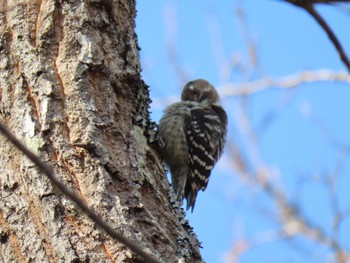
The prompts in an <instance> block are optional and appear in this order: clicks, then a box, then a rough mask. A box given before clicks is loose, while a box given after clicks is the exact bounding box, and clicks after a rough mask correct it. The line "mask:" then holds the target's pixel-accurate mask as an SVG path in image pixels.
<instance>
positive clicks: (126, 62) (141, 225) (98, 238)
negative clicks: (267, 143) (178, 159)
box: [0, 0, 202, 262]
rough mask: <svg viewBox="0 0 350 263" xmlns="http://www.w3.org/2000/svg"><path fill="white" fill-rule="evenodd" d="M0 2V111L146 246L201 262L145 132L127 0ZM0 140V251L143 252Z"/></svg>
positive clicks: (78, 256)
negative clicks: (110, 232)
mask: <svg viewBox="0 0 350 263" xmlns="http://www.w3.org/2000/svg"><path fill="white" fill-rule="evenodd" d="M0 3H1V7H0V8H1V13H0V19H1V24H0V99H1V108H0V116H1V120H2V122H3V123H5V124H6V125H7V127H8V128H9V129H10V130H11V131H12V132H13V133H14V134H15V135H16V136H17V137H18V138H20V139H21V141H22V142H24V143H25V144H26V145H27V146H28V147H29V148H30V149H31V150H32V151H33V152H35V153H36V154H37V155H38V156H39V157H40V158H41V159H42V160H44V161H45V162H47V163H48V164H50V165H51V166H52V168H53V169H54V171H55V174H56V176H57V177H59V178H60V179H61V180H62V181H64V182H65V183H66V184H67V185H68V186H69V187H71V188H72V189H74V191H75V192H76V193H77V194H78V195H79V196H80V197H81V198H82V199H83V200H84V201H85V202H86V204H88V205H89V206H90V207H92V208H93V209H94V210H95V211H97V213H98V214H99V215H101V217H102V218H104V219H105V220H106V221H108V222H109V223H110V224H111V225H112V226H113V227H114V228H115V229H117V230H118V231H119V232H121V233H122V234H123V235H124V236H126V237H128V238H130V239H132V240H134V241H135V242H136V243H138V244H140V245H141V246H142V247H143V248H144V250H145V251H148V252H149V253H150V254H153V255H155V256H156V257H157V258H159V259H160V261H163V262H177V261H178V260H179V259H180V258H185V259H186V262H201V261H202V260H201V256H200V253H199V249H198V247H199V244H198V241H197V239H196V237H195V236H194V235H193V234H192V232H191V227H190V226H189V225H188V224H187V222H186V221H185V220H184V219H183V214H182V212H181V211H179V209H176V207H175V208H174V206H173V203H172V202H171V200H170V197H169V194H168V191H169V184H168V181H167V179H166V177H165V174H164V169H163V168H162V165H161V160H160V158H159V155H158V153H157V151H156V150H155V149H154V148H152V145H151V144H150V143H149V140H148V139H149V138H148V137H149V136H148V135H149V132H148V131H149V130H150V129H151V128H152V127H150V123H151V122H150V121H149V112H148V106H149V94H148V89H147V86H146V85H145V84H144V83H143V81H142V80H141V76H140V61H139V49H138V44H137V38H136V34H135V31H134V28H135V14H136V10H135V0H114V1H112V0H100V1H98V0H97V1H96V0H95V1H94V0H90V1H78V0H71V1H63V0H61V1H58V0H45V1H40V0H37V1H30V2H19V1H0ZM0 141H1V145H0V147H1V148H0V149H1V154H0V189H1V199H0V222H1V224H0V255H1V258H0V261H1V262H139V261H141V258H140V257H138V256H137V255H135V254H134V253H132V252H131V251H130V250H129V249H128V248H126V247H125V246H124V245H122V244H120V243H119V242H116V241H115V240H113V239H111V238H110V237H109V236H108V235H106V234H105V233H104V232H103V231H100V230H99V229H97V228H96V225H95V224H94V223H93V222H92V221H91V220H90V219H88V217H87V216H86V215H85V214H83V213H82V212H81V211H80V210H79V209H78V208H77V207H76V206H75V204H74V203H73V202H72V201H71V200H69V199H68V198H67V197H65V196H64V195H62V194H61V193H60V192H59V191H58V190H57V189H55V187H53V186H52V184H51V182H50V181H49V180H48V179H47V178H46V177H45V176H44V175H43V174H41V173H40V172H39V170H38V169H37V168H36V167H35V166H34V165H33V164H32V163H31V162H30V161H29V160H28V159H27V158H26V157H24V156H23V154H22V153H21V152H19V151H18V150H16V149H15V148H14V147H13V146H12V145H11V144H10V143H9V142H8V141H7V140H6V139H5V138H4V137H2V136H0Z"/></svg>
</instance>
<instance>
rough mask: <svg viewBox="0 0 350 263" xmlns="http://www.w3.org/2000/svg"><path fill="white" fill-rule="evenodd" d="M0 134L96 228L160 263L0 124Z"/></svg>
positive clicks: (152, 262)
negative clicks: (113, 225)
mask: <svg viewBox="0 0 350 263" xmlns="http://www.w3.org/2000/svg"><path fill="white" fill-rule="evenodd" d="M0 132H1V133H2V134H3V135H4V136H5V137H6V138H7V139H8V140H9V141H10V142H11V143H12V144H13V145H14V146H16V147H17V148H18V149H19V150H20V151H21V152H23V154H24V155H25V156H27V157H28V158H29V159H30V160H31V161H32V162H33V163H34V164H35V165H36V166H37V167H38V168H39V170H40V171H41V172H42V173H44V174H45V175H46V176H47V177H48V178H49V179H50V180H51V182H52V183H53V184H54V185H55V186H56V187H57V188H58V189H59V190H60V191H61V192H62V193H64V194H65V195H66V196H68V197H69V198H70V199H71V200H72V201H73V202H74V203H75V204H76V205H77V206H78V207H79V208H80V209H81V210H82V211H83V212H84V213H85V214H86V215H87V216H88V217H90V219H92V220H93V221H94V222H95V223H96V225H97V226H99V227H100V228H102V229H103V230H104V231H105V232H106V233H107V234H108V235H110V236H111V237H113V238H114V239H115V240H117V241H119V242H120V243H122V244H124V245H125V246H127V247H128V248H130V249H131V250H132V251H133V252H135V253H136V254H137V255H139V256H141V257H142V258H143V259H144V260H145V262H151V263H160V261H159V260H158V259H156V258H154V257H153V256H151V255H149V254H148V253H146V252H144V251H143V250H142V249H141V248H140V247H139V246H138V245H136V244H135V243H134V242H133V241H131V240H129V239H127V238H126V237H124V236H123V235H121V234H120V233H118V232H116V231H115V230H114V228H113V227H112V226H110V225H109V224H108V223H107V222H106V221H105V220H103V219H102V218H101V217H100V216H99V215H98V214H97V213H96V212H95V211H93V210H92V209H91V208H90V207H88V206H87V205H86V204H85V203H84V201H83V200H81V199H80V198H79V197H78V196H77V195H76V194H74V193H73V192H72V191H71V190H70V189H68V188H67V186H66V185H65V184H64V183H62V182H61V181H60V180H59V179H58V178H57V177H56V176H55V175H54V172H53V171H52V169H51V167H50V166H48V165H47V164H45V163H44V162H42V161H41V160H40V159H39V158H38V157H37V156H36V155H35V154H34V153H33V152H32V151H30V150H29V149H28V148H27V147H25V146H24V145H23V144H22V143H21V142H20V141H19V140H18V139H17V138H16V137H15V136H14V135H13V134H12V133H11V132H10V131H9V130H8V129H7V128H6V127H5V126H4V125H3V124H2V123H1V122H0Z"/></svg>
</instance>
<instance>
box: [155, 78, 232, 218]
mask: <svg viewBox="0 0 350 263" xmlns="http://www.w3.org/2000/svg"><path fill="white" fill-rule="evenodd" d="M227 123H228V121H227V114H226V112H225V110H224V108H223V107H222V106H221V104H220V98H219V95H218V92H217V91H216V89H215V88H214V86H213V85H212V84H210V83H209V82H208V81H207V80H205V79H196V80H193V81H190V82H188V83H187V84H186V85H185V86H184V88H183V90H182V93H181V101H180V102H176V103H173V104H171V105H170V106H168V107H167V108H166V109H165V110H164V114H163V116H162V117H161V119H160V121H159V125H158V138H159V146H160V147H159V148H160V154H161V157H162V159H163V161H164V163H165V165H166V166H167V167H168V169H169V170H170V173H171V185H172V188H173V190H174V192H175V195H176V198H177V200H179V202H180V203H182V202H183V200H184V199H186V202H187V205H186V210H189V209H190V208H191V212H193V209H194V207H195V203H196V198H197V194H198V191H199V190H202V191H204V190H205V189H206V188H207V185H208V181H209V177H210V174H211V171H212V169H213V168H214V166H215V164H216V163H217V161H218V160H219V158H220V156H221V155H222V152H223V149H224V146H225V143H226V136H227Z"/></svg>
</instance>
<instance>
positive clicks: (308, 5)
mask: <svg viewBox="0 0 350 263" xmlns="http://www.w3.org/2000/svg"><path fill="white" fill-rule="evenodd" d="M285 1H287V2H289V3H291V4H293V5H295V6H298V7H300V8H302V9H304V10H305V11H306V12H308V13H309V14H310V15H311V16H312V17H313V18H314V19H315V20H316V22H317V23H318V24H319V25H320V26H321V27H322V28H323V30H324V31H325V32H326V33H327V35H328V38H329V39H330V40H331V42H332V43H333V45H334V47H335V49H336V50H337V52H338V54H339V56H340V59H341V61H343V63H344V64H345V66H346V67H347V69H348V71H349V72H350V60H349V58H348V56H347V55H346V52H345V50H344V48H343V46H342V45H341V43H340V41H339V40H338V38H337V36H336V35H335V33H334V32H333V30H332V29H331V27H330V26H329V25H328V23H327V22H326V20H324V19H323V17H322V16H321V15H320V14H319V13H318V12H317V11H316V9H315V8H314V1H313V0H311V1H310V0H309V1H296V0H285ZM315 2H318V3H321V2H322V3H334V2H340V1H329V0H328V1H315Z"/></svg>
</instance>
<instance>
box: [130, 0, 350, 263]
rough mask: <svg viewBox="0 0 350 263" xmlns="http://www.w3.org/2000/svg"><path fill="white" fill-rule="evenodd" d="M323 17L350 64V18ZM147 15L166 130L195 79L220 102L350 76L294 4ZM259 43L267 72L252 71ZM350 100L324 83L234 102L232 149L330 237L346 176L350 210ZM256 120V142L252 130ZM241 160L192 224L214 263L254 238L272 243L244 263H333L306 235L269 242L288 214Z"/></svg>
mask: <svg viewBox="0 0 350 263" xmlns="http://www.w3.org/2000/svg"><path fill="white" fill-rule="evenodd" d="M239 3H240V4H239ZM237 5H240V6H242V7H243V10H244V12H245V17H246V19H245V22H244V23H245V27H244V28H245V29H242V26H240V25H241V24H240V23H239V21H238V19H237V12H236V10H237ZM318 10H319V11H320V13H321V14H322V15H323V16H324V18H325V19H326V20H327V21H328V22H329V24H330V25H331V26H332V27H333V28H334V31H335V33H336V34H337V35H338V36H339V39H340V41H341V42H342V44H343V46H344V47H345V50H346V51H347V53H349V54H350V37H349V30H348V26H345V25H348V24H349V21H350V16H349V13H346V12H345V11H344V12H343V11H340V10H339V9H337V8H334V7H331V6H320V7H319V8H318ZM137 11H138V16H137V21H136V23H137V28H136V31H137V34H138V39H139V46H140V47H141V49H142V50H141V53H140V54H141V63H142V67H143V72H142V77H143V79H144V80H145V81H146V83H147V84H148V85H150V89H151V97H152V99H153V100H154V103H153V104H152V105H151V111H152V118H153V120H155V121H158V120H159V118H160V117H161V114H162V110H163V109H164V107H165V106H166V105H167V104H168V103H169V102H171V101H176V100H179V95H180V92H181V89H182V87H183V85H184V84H185V82H186V81H188V80H191V79H196V78H205V79H207V80H209V81H210V82H211V83H212V84H214V85H215V86H216V87H218V88H219V91H220V88H222V87H224V86H225V85H227V84H235V85H238V84H240V83H245V82H249V81H254V80H257V79H261V78H263V77H266V76H270V77H283V76H288V75H292V74H297V73H299V72H302V71H304V70H321V69H326V70H330V71H332V72H333V71H334V72H339V71H346V69H345V67H344V66H343V64H342V63H341V61H340V59H339V57H338V55H337V53H336V51H335V49H334V47H333V46H332V45H331V43H330V41H329V40H328V38H327V36H326V34H325V32H323V31H322V29H321V28H320V27H319V25H317V24H316V22H315V21H314V20H313V19H312V18H311V17H310V16H309V15H308V14H307V13H306V12H305V11H303V10H301V9H298V8H295V7H294V6H292V5H290V4H287V3H285V2H283V1H279V0H275V1H272V0H260V1H255V0H254V1H253V0H248V1H228V0H222V1H210V0H201V1H198V0H197V1H188V0H187V1H185V0H179V1H175V0H162V1H161V0H154V1H141V0H140V1H138V3H137ZM247 35H248V38H249V39H251V40H253V42H254V43H255V45H256V51H257V54H258V56H257V57H258V59H257V61H258V66H257V67H252V66H251V64H249V61H250V55H249V54H250V53H249V49H248V48H247ZM169 50H173V51H175V52H173V53H171V52H169ZM170 54H172V55H173V56H172V55H170ZM232 61H240V62H241V63H240V66H241V67H240V68H233V69H232V68H231V70H229V71H227V70H225V69H228V68H229V65H230V64H232ZM242 65H243V66H242ZM242 67H243V68H242ZM227 72H228V73H227ZM349 99H350V89H349V83H344V82H342V83H341V82H314V83H309V84H302V85H300V86H299V87H297V88H294V89H289V90H282V89H278V88H277V87H271V88H269V89H267V90H265V91H262V92H259V93H256V94H252V95H250V96H247V97H245V98H244V99H243V98H242V97H240V96H226V97H223V98H222V103H223V105H224V107H225V109H226V111H227V112H228V115H229V124H230V125H229V136H228V144H232V143H234V145H237V147H239V150H240V151H242V152H243V153H244V155H245V156H246V158H247V160H248V163H249V164H250V165H251V166H252V167H251V169H252V170H254V169H256V166H257V165H258V166H259V165H261V167H260V168H264V169H268V171H269V172H268V173H269V174H270V175H271V176H272V178H273V183H274V184H276V185H278V186H279V187H280V188H281V189H283V192H284V194H285V195H286V196H287V198H288V199H289V200H290V201H291V202H293V203H295V204H296V205H297V206H298V207H299V209H300V213H302V214H303V215H305V217H306V218H307V219H308V220H310V222H311V223H312V224H314V225H316V226H318V227H319V228H321V229H322V230H323V231H325V232H326V233H329V234H330V233H331V226H332V215H334V210H333V209H332V207H334V203H331V202H330V200H331V198H330V194H329V191H328V190H329V187H328V188H327V186H325V185H327V184H325V183H324V178H325V177H327V176H328V177H329V176H330V175H332V174H337V175H338V176H337V177H336V183H335V189H336V191H335V192H336V194H335V195H336V200H337V202H338V206H339V209H340V210H341V211H343V210H345V209H346V208H349V204H350V195H349V190H348V187H349V184H350V179H349V172H350V158H349V149H350V148H349V146H350V137H349V134H350V122H349V119H348V118H349V117H348V116H349V115H350V107H349ZM245 114H246V115H247V118H249V120H250V125H251V127H252V129H253V130H254V132H255V133H254V134H253V135H254V136H253V135H251V136H249V135H247V133H246V132H245V131H244V125H243V124H242V123H241V120H242V118H243V117H242V116H245ZM243 119H244V118H243ZM252 136H253V137H254V138H255V139H254V140H255V142H256V143H257V145H258V146H259V147H258V149H255V146H254V145H252V142H251V138H252ZM230 158H231V156H230V154H229V151H228V150H227V149H226V153H225V155H224V156H223V157H222V159H221V160H220V162H219V163H218V165H217V166H216V167H215V169H214V172H213V174H212V177H211V179H210V182H209V186H208V189H207V190H206V191H205V192H200V193H199V196H198V198H197V203H196V208H195V210H194V213H193V214H190V213H189V214H188V215H187V218H188V219H189V221H190V224H191V225H192V226H193V227H194V230H195V232H196V233H197V235H198V238H199V240H200V241H202V244H203V249H202V255H203V257H204V259H205V260H206V262H208V263H211V262H229V261H228V259H227V253H228V252H229V250H230V249H231V247H232V245H233V244H234V243H236V242H237V240H239V239H241V238H243V237H244V238H245V239H247V240H264V242H262V244H261V245H257V246H254V248H253V249H250V250H249V251H248V252H246V253H244V254H242V256H241V257H240V260H239V262H332V261H331V260H332V254H331V253H330V251H329V250H327V248H326V247H325V246H322V245H319V244H318V242H314V241H310V239H307V238H304V237H303V236H296V237H294V238H291V239H289V240H288V241H286V240H281V239H280V238H271V240H270V241H268V240H269V236H272V237H273V234H274V233H275V232H276V230H278V229H279V223H278V221H276V219H277V218H278V215H276V213H277V210H276V203H275V202H274V201H273V200H272V199H271V197H269V195H267V194H266V193H264V191H262V190H261V188H259V187H258V186H256V185H254V184H252V183H249V182H247V181H245V180H242V176H240V175H239V174H238V173H237V171H235V170H234V169H233V168H232V165H231V164H230V160H231V159H230ZM254 166H255V168H254ZM328 185H329V184H328ZM346 233H347V234H349V233H350V219H349V217H348V218H347V219H346V220H344V222H343V223H342V224H341V226H340V233H339V238H338V239H339V242H340V243H341V244H343V245H344V246H345V248H346V249H347V251H349V250H350V244H349V242H348V241H346ZM262 259H263V260H262Z"/></svg>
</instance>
